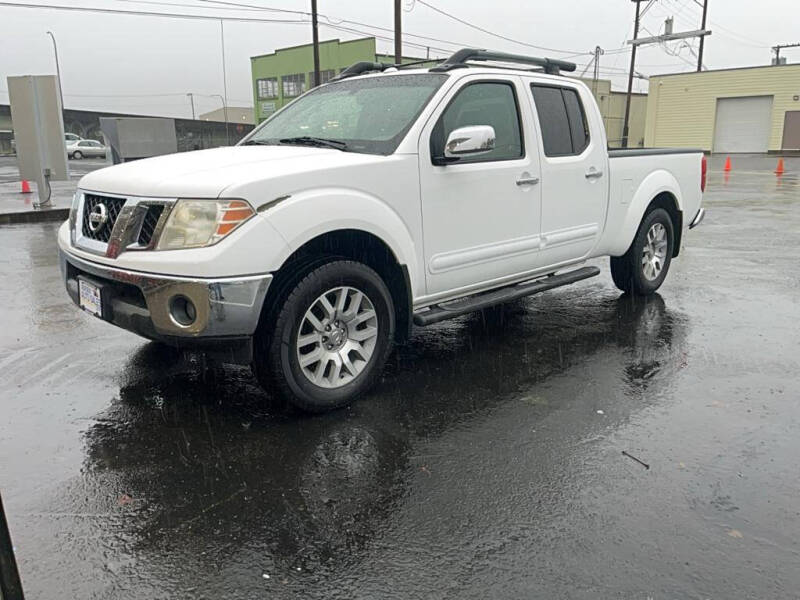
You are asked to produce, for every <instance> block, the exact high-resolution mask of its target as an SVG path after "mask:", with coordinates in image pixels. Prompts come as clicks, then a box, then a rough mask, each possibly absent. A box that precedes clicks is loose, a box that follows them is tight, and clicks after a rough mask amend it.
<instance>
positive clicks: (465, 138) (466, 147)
mask: <svg viewBox="0 0 800 600" xmlns="http://www.w3.org/2000/svg"><path fill="white" fill-rule="evenodd" d="M494 141H495V134H494V127H491V126H489V125H471V126H469V127H459V128H458V129H454V130H453V131H452V132H450V135H449V136H447V143H446V144H445V145H444V156H445V158H451V159H452V158H455V159H458V158H461V157H462V156H475V155H478V154H485V153H487V152H491V151H492V150H494Z"/></svg>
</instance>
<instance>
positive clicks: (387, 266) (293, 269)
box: [259, 228, 413, 342]
mask: <svg viewBox="0 0 800 600" xmlns="http://www.w3.org/2000/svg"><path fill="white" fill-rule="evenodd" d="M341 259H349V260H354V261H357V262H360V263H362V264H365V265H366V266H368V267H370V268H371V269H373V270H374V271H375V272H376V273H378V275H380V277H381V278H382V279H383V281H384V283H386V286H387V287H388V288H389V292H390V293H391V295H392V301H393V303H394V310H395V322H396V327H395V332H396V334H395V337H396V339H397V341H400V342H402V341H404V340H406V339H407V338H408V336H409V335H410V332H411V324H412V321H411V312H412V307H413V299H412V287H411V278H410V275H409V271H408V267H407V266H406V265H405V264H403V263H401V262H400V260H398V257H397V255H396V254H395V252H394V251H393V250H392V248H391V247H390V246H389V245H388V244H387V243H386V242H385V241H384V240H383V239H381V238H380V237H378V236H377V235H375V234H374V233H371V232H368V231H365V230H363V229H355V228H345V229H335V230H331V231H327V232H325V233H321V234H318V235H316V236H314V237H311V238H310V239H308V240H306V241H305V242H304V243H302V244H301V245H300V246H299V247H298V248H297V249H296V250H295V251H294V252H292V254H290V255H289V257H288V258H286V260H284V262H283V264H281V266H280V268H279V269H278V270H277V271H275V272H274V276H273V281H272V284H271V285H270V289H269V290H268V292H267V296H266V298H265V299H264V307H263V309H262V312H261V319H260V321H259V327H261V326H262V325H266V326H269V323H268V322H269V320H270V319H272V318H273V317H274V316H275V313H276V312H277V309H278V308H279V307H280V306H281V305H282V303H283V300H284V299H285V298H286V296H288V294H289V293H290V292H291V290H292V289H293V288H294V286H295V285H297V282H298V281H300V279H302V277H303V276H304V275H305V274H306V273H308V272H309V271H311V270H313V269H315V268H316V267H318V266H321V265H323V264H325V263H328V262H331V261H334V260H341Z"/></svg>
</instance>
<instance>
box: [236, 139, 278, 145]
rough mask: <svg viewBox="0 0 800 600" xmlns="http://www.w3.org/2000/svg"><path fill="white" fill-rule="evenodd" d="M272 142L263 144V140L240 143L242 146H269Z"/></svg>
mask: <svg viewBox="0 0 800 600" xmlns="http://www.w3.org/2000/svg"><path fill="white" fill-rule="evenodd" d="M271 145H272V142H265V141H264V140H247V141H246V142H242V146H271Z"/></svg>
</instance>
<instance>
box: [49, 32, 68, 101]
mask: <svg viewBox="0 0 800 600" xmlns="http://www.w3.org/2000/svg"><path fill="white" fill-rule="evenodd" d="M47 35H49V36H50V39H51V40H53V53H54V54H55V55H56V77H58V98H59V100H61V110H64V92H63V91H62V89H61V66H60V65H59V64H58V46H57V45H56V36H54V35H53V32H52V31H48V32H47Z"/></svg>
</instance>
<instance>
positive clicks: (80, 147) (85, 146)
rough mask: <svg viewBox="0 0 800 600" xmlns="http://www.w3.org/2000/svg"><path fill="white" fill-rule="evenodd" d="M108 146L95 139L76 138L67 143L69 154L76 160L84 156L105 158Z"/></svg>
mask: <svg viewBox="0 0 800 600" xmlns="http://www.w3.org/2000/svg"><path fill="white" fill-rule="evenodd" d="M106 152H108V148H107V147H106V146H104V145H103V144H101V143H100V142H98V141H95V140H76V141H73V142H68V143H67V156H68V157H69V158H74V159H76V160H78V159H81V158H84V157H87V158H89V157H100V158H105V157H106Z"/></svg>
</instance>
